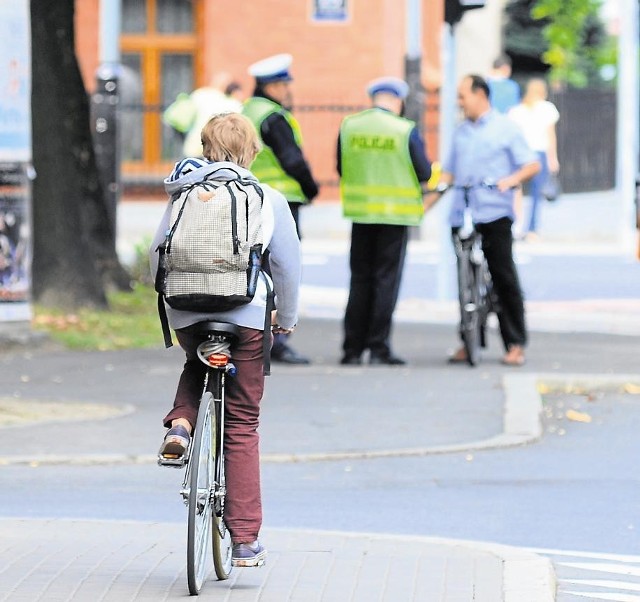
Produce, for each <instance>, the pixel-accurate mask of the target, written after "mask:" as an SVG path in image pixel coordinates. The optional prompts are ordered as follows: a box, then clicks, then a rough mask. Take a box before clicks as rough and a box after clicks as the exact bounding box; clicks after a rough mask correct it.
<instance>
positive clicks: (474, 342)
mask: <svg viewBox="0 0 640 602" xmlns="http://www.w3.org/2000/svg"><path fill="white" fill-rule="evenodd" d="M458 299H459V302H460V336H461V338H462V343H463V345H464V349H465V352H466V354H467V362H468V363H469V365H471V366H475V365H477V364H478V361H479V359H480V346H481V332H480V320H479V302H480V299H479V291H478V286H477V282H476V272H475V267H474V265H473V263H472V262H471V258H470V256H469V252H468V251H467V250H466V249H465V250H463V251H462V252H461V253H460V254H459V255H458Z"/></svg>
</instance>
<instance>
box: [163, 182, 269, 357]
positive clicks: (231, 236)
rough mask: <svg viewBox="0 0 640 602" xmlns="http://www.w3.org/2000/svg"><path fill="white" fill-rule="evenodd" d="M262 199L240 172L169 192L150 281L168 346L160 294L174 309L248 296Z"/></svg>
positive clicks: (228, 305)
mask: <svg viewBox="0 0 640 602" xmlns="http://www.w3.org/2000/svg"><path fill="white" fill-rule="evenodd" d="M212 177H215V173H214V174H212ZM263 201H264V196H263V192H262V189H261V188H260V186H258V184H257V183H256V182H255V181H251V180H244V179H241V178H240V177H239V176H238V178H237V179H233V180H229V181H220V180H213V179H211V180H204V181H202V182H198V183H197V184H193V185H189V186H185V187H184V188H182V189H180V190H178V191H177V192H176V193H175V194H174V195H173V197H172V199H171V202H172V209H171V218H170V222H169V228H168V230H167V233H166V237H165V240H164V241H163V242H162V244H161V245H160V246H159V247H158V252H159V255H160V256H159V264H158V272H157V274H156V282H155V288H156V291H157V293H158V311H159V313H160V321H161V323H162V329H163V333H164V337H165V343H166V344H167V347H170V346H171V344H172V342H171V334H170V331H169V326H168V321H167V318H166V311H165V308H164V303H163V300H165V301H166V302H167V304H168V305H169V306H170V307H172V308H174V309H180V310H186V311H194V312H222V311H227V310H230V309H233V308H234V307H238V306H240V305H244V304H246V303H249V302H250V301H251V300H252V299H253V297H254V295H255V292H256V285H257V281H258V277H259V274H260V271H261V266H262V250H263V238H262V204H263ZM265 282H267V289H268V291H269V300H268V301H272V293H271V290H270V287H269V284H268V279H266V278H265ZM267 306H268V307H267V312H268V313H270V307H269V302H268V303H267ZM265 324H267V322H266V318H265Z"/></svg>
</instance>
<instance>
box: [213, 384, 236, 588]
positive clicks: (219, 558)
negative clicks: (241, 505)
mask: <svg viewBox="0 0 640 602" xmlns="http://www.w3.org/2000/svg"><path fill="white" fill-rule="evenodd" d="M218 393H219V394H217V395H216V396H215V397H216V399H215V401H214V403H213V407H214V412H213V414H212V429H211V431H212V433H213V450H214V475H215V479H214V482H215V485H214V486H215V493H214V499H213V508H212V511H213V514H212V518H213V528H212V530H211V544H212V550H213V567H214V569H215V571H216V576H217V577H218V579H220V580H222V579H228V578H229V574H230V573H231V569H232V563H231V559H232V555H233V554H232V552H233V546H232V544H231V533H229V529H227V526H226V525H225V522H224V499H225V493H226V489H225V477H224V446H223V435H224V417H223V416H221V413H222V407H223V406H224V404H223V400H222V397H223V395H224V388H223V386H222V383H220V390H219V392H218Z"/></svg>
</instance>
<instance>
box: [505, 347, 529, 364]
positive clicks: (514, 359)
mask: <svg viewBox="0 0 640 602" xmlns="http://www.w3.org/2000/svg"><path fill="white" fill-rule="evenodd" d="M502 363H503V364H504V365H505V366H524V364H525V359H524V349H523V348H522V347H521V346H520V345H511V346H510V347H509V351H507V354H506V355H505V356H504V357H503V358H502Z"/></svg>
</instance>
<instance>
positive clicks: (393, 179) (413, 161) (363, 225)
mask: <svg viewBox="0 0 640 602" xmlns="http://www.w3.org/2000/svg"><path fill="white" fill-rule="evenodd" d="M408 91H409V87H408V86H407V84H406V82H404V81H402V80H400V79H397V78H391V77H385V78H380V79H377V80H374V81H373V82H371V83H370V84H369V86H368V88H367V92H368V94H369V96H370V98H371V102H372V105H373V106H372V108H370V109H367V110H365V111H362V112H361V113H357V114H356V115H351V116H349V117H346V118H345V119H344V120H343V122H342V125H341V127H340V136H339V139H338V172H339V173H340V175H341V181H340V195H341V198H342V205H343V214H344V216H345V217H346V218H348V219H351V220H352V221H353V225H352V230H351V253H350V260H349V263H350V268H351V285H350V290H349V301H348V303H347V309H346V312H345V317H344V343H343V351H344V355H343V357H342V359H341V361H340V363H341V364H344V365H357V364H360V363H361V362H362V354H363V352H364V351H365V350H367V349H368V350H369V352H370V353H369V363H370V364H387V365H392V366H393V365H403V364H405V361H404V360H403V359H401V358H399V357H398V356H397V355H395V354H394V353H393V352H392V350H391V345H390V335H391V319H392V316H393V311H394V309H395V306H396V301H397V299H398V290H399V288H400V280H401V277H402V269H403V267H404V258H405V253H406V248H407V240H408V233H409V232H408V226H417V225H418V224H419V223H420V221H421V219H422V216H423V213H424V208H423V201H422V185H421V183H423V182H424V183H426V181H427V180H428V179H429V177H430V175H431V165H430V163H429V161H428V159H427V157H426V154H425V145H424V142H423V140H422V137H421V136H420V133H419V131H418V129H417V127H416V124H415V123H414V122H413V121H410V120H408V119H405V118H404V117H401V114H402V111H403V105H404V102H403V101H404V99H405V98H406V96H407V93H408Z"/></svg>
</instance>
